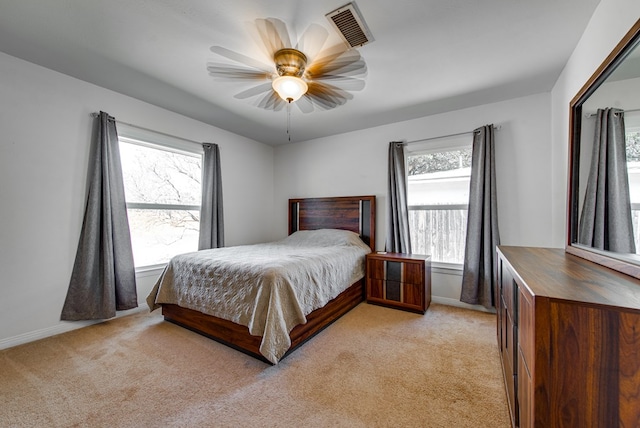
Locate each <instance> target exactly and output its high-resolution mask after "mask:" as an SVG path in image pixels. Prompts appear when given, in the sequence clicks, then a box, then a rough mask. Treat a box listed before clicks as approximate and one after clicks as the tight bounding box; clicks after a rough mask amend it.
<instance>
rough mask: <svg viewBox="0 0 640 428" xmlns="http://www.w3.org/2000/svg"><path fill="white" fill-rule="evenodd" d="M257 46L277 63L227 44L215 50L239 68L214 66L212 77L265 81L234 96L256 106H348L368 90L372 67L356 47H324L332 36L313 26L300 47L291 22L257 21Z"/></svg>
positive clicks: (309, 108) (306, 110)
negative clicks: (292, 35) (288, 24)
mask: <svg viewBox="0 0 640 428" xmlns="http://www.w3.org/2000/svg"><path fill="white" fill-rule="evenodd" d="M255 29H256V35H257V39H258V41H259V43H258V45H259V46H261V47H262V48H264V50H265V54H266V55H268V57H269V58H271V59H272V60H273V63H271V64H268V63H264V62H262V61H259V60H257V59H254V58H251V57H248V56H246V55H243V54H241V53H238V52H235V51H231V50H229V49H226V48H224V47H222V46H212V47H211V51H212V52H213V53H215V54H217V55H220V56H222V57H224V58H227V59H229V60H231V61H233V62H234V64H228V63H218V62H210V63H208V64H207V70H208V71H209V74H210V75H211V76H213V77H214V78H220V79H230V80H235V81H248V82H261V81H262V83H259V84H257V85H256V86H253V87H251V88H249V89H247V90H244V91H242V92H240V93H238V94H236V95H235V96H234V97H235V98H238V99H249V98H255V102H256V105H257V106H258V107H260V108H264V109H267V110H275V111H278V110H281V109H282V108H284V107H285V106H287V105H290V104H291V103H295V104H296V105H297V106H298V107H299V108H300V110H301V111H302V112H304V113H309V112H312V111H314V110H315V109H316V108H318V109H321V110H328V109H332V108H334V107H337V106H340V105H343V104H344V103H346V102H347V100H349V99H352V98H353V95H352V94H351V93H350V92H349V91H359V90H362V89H363V88H364V86H365V81H364V77H365V76H366V74H367V65H366V63H365V61H364V59H363V58H362V56H361V55H360V53H359V52H358V51H357V50H355V49H350V48H349V47H348V46H347V45H346V44H343V43H340V44H337V45H334V46H331V47H328V48H325V47H324V45H325V43H326V42H327V39H328V38H329V32H328V31H327V30H326V29H325V28H324V27H322V26H320V25H317V24H311V25H310V26H309V27H308V28H307V29H306V30H305V32H304V33H303V34H302V36H301V37H300V39H299V40H298V41H297V43H296V44H295V46H294V45H293V44H292V43H291V38H290V36H289V31H288V30H287V27H286V24H285V23H284V22H283V21H281V20H279V19H277V18H266V19H257V20H256V21H255Z"/></svg>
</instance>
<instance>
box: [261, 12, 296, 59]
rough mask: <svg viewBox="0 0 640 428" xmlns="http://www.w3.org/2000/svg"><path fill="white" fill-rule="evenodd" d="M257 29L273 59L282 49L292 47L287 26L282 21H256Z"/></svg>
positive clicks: (267, 19) (269, 19)
mask: <svg viewBox="0 0 640 428" xmlns="http://www.w3.org/2000/svg"><path fill="white" fill-rule="evenodd" d="M256 28H257V30H258V35H259V36H260V39H261V40H262V43H264V46H265V47H266V48H267V53H268V54H269V56H270V57H271V58H273V54H275V53H276V52H277V51H279V50H280V49H284V48H290V47H291V39H290V38H289V31H288V30H287V25H286V24H285V23H284V22H282V21H281V20H279V19H277V18H266V19H256Z"/></svg>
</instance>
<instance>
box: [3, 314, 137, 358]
mask: <svg viewBox="0 0 640 428" xmlns="http://www.w3.org/2000/svg"><path fill="white" fill-rule="evenodd" d="M148 310H149V306H147V304H146V303H143V304H140V305H139V306H138V307H137V308H135V309H130V310H128V311H119V312H117V313H116V318H120V317H124V316H127V315H133V314H137V313H140V312H144V311H148ZM104 321H106V320H96V321H60V324H57V325H54V326H51V327H46V328H42V329H40V330H34V331H30V332H27V333H23V334H19V335H17V336H13V337H7V338H5V339H0V349H7V348H12V347H14V346H18V345H24V344H25V343H29V342H33V341H36V340H40V339H44V338H46V337H50V336H55V335H56V334H61V333H66V332H68V331H72V330H77V329H79V328H83V327H87V326H90V325H93V324H98V323H101V322H104Z"/></svg>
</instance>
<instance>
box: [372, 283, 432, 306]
mask: <svg viewBox="0 0 640 428" xmlns="http://www.w3.org/2000/svg"><path fill="white" fill-rule="evenodd" d="M370 281H371V282H370V287H371V289H370V292H369V295H368V299H369V300H370V301H373V300H377V301H379V302H380V303H384V301H387V300H390V301H394V302H399V303H403V304H405V305H408V306H413V307H414V308H415V309H417V310H422V306H423V302H424V287H423V285H422V284H408V283H406V282H397V281H385V280H384V279H372V280H370Z"/></svg>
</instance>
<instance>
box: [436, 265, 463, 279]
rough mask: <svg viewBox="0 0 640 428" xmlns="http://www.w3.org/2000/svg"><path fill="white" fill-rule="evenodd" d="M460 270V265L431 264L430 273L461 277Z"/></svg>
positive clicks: (461, 266)
mask: <svg viewBox="0 0 640 428" xmlns="http://www.w3.org/2000/svg"><path fill="white" fill-rule="evenodd" d="M462 269H463V265H462V264H460V263H445V262H431V273H441V274H445V275H456V276H462Z"/></svg>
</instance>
